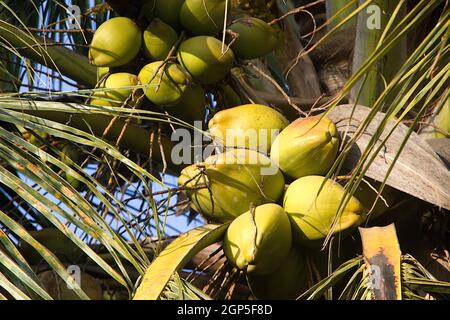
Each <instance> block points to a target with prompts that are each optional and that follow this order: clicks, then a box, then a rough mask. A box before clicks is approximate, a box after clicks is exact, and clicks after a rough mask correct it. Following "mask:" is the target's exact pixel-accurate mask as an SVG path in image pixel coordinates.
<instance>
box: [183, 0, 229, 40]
mask: <svg viewBox="0 0 450 320" xmlns="http://www.w3.org/2000/svg"><path fill="white" fill-rule="evenodd" d="M225 5H226V1H225V0H186V1H185V2H184V3H183V5H182V6H181V9H180V22H181V24H182V25H183V27H184V28H186V29H187V30H188V31H189V32H191V33H192V34H194V35H213V34H216V33H218V32H220V31H222V29H223V23H224V18H225Z"/></svg>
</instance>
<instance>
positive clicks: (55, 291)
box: [37, 270, 103, 300]
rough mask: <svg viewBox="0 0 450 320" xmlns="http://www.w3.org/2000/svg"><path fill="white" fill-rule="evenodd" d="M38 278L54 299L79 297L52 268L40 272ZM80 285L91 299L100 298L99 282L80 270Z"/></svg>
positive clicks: (76, 298) (101, 294)
mask: <svg viewBox="0 0 450 320" xmlns="http://www.w3.org/2000/svg"><path fill="white" fill-rule="evenodd" d="M37 276H38V278H39V280H40V281H41V283H42V284H43V286H44V288H45V290H46V291H47V292H48V293H49V294H50V296H51V297H52V298H53V299H55V300H79V299H80V298H79V297H78V295H77V294H76V293H75V291H74V290H73V289H72V288H71V287H69V286H68V284H67V283H66V282H65V281H64V280H63V279H61V278H60V277H59V275H58V274H57V273H56V272H55V271H53V270H47V271H43V272H40V273H39V274H38V275H37ZM79 277H80V287H81V289H82V290H83V291H84V293H86V295H87V296H88V297H89V298H90V299H91V300H102V297H103V290H102V286H101V285H100V283H99V282H98V281H97V279H95V278H94V277H93V276H91V275H90V274H88V273H86V272H81V273H80V275H79Z"/></svg>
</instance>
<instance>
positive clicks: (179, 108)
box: [166, 85, 206, 125]
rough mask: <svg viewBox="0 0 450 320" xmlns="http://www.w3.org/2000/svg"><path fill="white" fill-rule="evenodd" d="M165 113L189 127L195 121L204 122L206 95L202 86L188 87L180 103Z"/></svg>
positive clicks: (167, 109)
mask: <svg viewBox="0 0 450 320" xmlns="http://www.w3.org/2000/svg"><path fill="white" fill-rule="evenodd" d="M166 111H167V113H169V114H170V115H171V116H174V117H176V118H178V119H180V120H183V121H185V122H187V123H189V124H191V125H194V122H195V121H202V122H203V121H204V119H205V112H206V95H205V91H204V90H203V88H202V86H200V85H190V86H189V87H188V88H187V89H186V91H185V92H184V94H183V96H182V97H181V100H180V102H178V103H177V104H176V105H174V106H171V107H168V108H166Z"/></svg>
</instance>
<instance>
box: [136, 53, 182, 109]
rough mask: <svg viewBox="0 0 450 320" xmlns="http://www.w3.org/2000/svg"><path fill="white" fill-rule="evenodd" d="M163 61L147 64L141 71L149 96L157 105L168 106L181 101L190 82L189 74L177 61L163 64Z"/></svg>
mask: <svg viewBox="0 0 450 320" xmlns="http://www.w3.org/2000/svg"><path fill="white" fill-rule="evenodd" d="M162 64H163V61H155V62H152V63H149V64H147V65H146V66H145V67H143V68H142V70H141V71H140V72H139V75H138V77H139V81H140V82H141V84H143V85H148V86H147V87H146V88H144V91H145V95H146V96H147V98H148V99H149V100H150V101H151V102H153V103H154V104H156V105H159V106H166V105H173V104H176V103H178V102H180V100H181V98H182V96H183V94H184V92H185V91H186V88H187V87H188V84H189V82H190V77H189V75H188V74H187V73H186V72H185V71H184V70H183V69H181V68H180V66H179V65H177V64H175V63H168V64H166V65H165V66H162Z"/></svg>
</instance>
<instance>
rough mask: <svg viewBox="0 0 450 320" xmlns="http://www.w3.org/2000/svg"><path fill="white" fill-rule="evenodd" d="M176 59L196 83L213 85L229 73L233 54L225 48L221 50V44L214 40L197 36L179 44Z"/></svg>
mask: <svg viewBox="0 0 450 320" xmlns="http://www.w3.org/2000/svg"><path fill="white" fill-rule="evenodd" d="M222 49H224V51H222ZM177 58H178V61H179V62H180V64H181V65H182V66H183V67H184V68H185V69H186V70H187V71H188V72H189V73H190V74H191V75H192V77H193V78H194V79H195V80H196V81H197V82H199V83H200V84H213V83H216V82H218V81H220V80H222V79H223V78H224V77H225V76H226V75H227V73H228V72H229V71H230V69H231V67H232V66H233V61H234V54H233V51H231V49H227V48H226V46H225V47H224V48H222V43H221V42H220V41H219V40H217V39H216V38H214V37H208V36H198V37H193V38H189V39H187V40H185V41H183V42H182V43H181V45H180V47H179V48H178V54H177Z"/></svg>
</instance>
